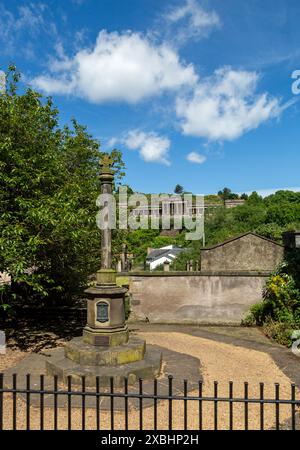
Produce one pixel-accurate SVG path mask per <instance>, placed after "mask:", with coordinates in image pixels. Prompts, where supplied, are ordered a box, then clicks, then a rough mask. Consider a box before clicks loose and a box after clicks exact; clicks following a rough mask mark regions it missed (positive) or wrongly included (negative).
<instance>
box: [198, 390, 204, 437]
mask: <svg viewBox="0 0 300 450" xmlns="http://www.w3.org/2000/svg"><path fill="white" fill-rule="evenodd" d="M198 387H199V430H202V428H203V423H202V381H199V382H198Z"/></svg>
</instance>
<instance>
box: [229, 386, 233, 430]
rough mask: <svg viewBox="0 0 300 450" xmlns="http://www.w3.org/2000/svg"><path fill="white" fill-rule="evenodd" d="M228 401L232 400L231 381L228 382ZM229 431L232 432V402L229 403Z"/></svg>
mask: <svg viewBox="0 0 300 450" xmlns="http://www.w3.org/2000/svg"><path fill="white" fill-rule="evenodd" d="M229 399H230V400H232V399H233V381H229ZM229 430H233V402H232V401H231V402H229Z"/></svg>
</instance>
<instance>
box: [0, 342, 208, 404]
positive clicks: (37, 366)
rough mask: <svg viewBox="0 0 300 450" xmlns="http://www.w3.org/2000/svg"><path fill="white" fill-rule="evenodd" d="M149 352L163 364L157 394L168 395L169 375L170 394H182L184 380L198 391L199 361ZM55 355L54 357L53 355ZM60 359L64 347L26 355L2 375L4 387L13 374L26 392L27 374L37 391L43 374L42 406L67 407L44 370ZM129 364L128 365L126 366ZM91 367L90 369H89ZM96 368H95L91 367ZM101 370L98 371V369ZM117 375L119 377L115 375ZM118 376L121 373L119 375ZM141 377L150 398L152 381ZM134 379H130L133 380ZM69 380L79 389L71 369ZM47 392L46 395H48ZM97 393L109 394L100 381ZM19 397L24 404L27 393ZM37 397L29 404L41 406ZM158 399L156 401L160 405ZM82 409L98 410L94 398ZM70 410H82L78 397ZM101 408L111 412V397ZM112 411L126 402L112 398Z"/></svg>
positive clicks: (132, 389) (134, 389)
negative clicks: (170, 377)
mask: <svg viewBox="0 0 300 450" xmlns="http://www.w3.org/2000/svg"><path fill="white" fill-rule="evenodd" d="M148 352H149V355H154V354H156V355H158V354H160V355H161V354H162V359H163V364H162V368H161V372H160V375H159V376H158V377H157V378H156V382H157V392H158V394H159V395H163V396H167V395H168V393H169V385H168V376H169V375H172V376H173V377H174V378H173V391H172V392H173V394H174V395H183V393H184V383H183V380H184V379H187V380H189V382H188V385H187V391H188V392H191V391H195V392H197V390H198V383H199V381H202V380H203V378H202V374H201V364H200V361H199V359H198V358H195V357H193V356H190V355H186V354H184V353H178V352H174V351H172V350H168V349H166V348H163V347H158V346H156V345H150V344H149V345H147V351H146V358H147V353H148ZM55 354H56V355H55ZM59 355H60V357H61V358H62V359H63V358H64V348H63V347H58V348H56V349H51V350H45V351H44V352H43V354H37V353H32V354H29V355H28V356H26V357H25V358H24V359H23V360H21V361H20V362H19V363H17V365H16V366H14V367H11V368H10V369H7V370H6V371H5V372H4V385H5V387H7V388H12V386H13V384H12V383H13V380H12V375H13V374H16V375H17V387H18V389H26V385H27V384H26V383H27V382H26V374H28V373H30V374H31V377H30V387H31V389H33V390H38V389H40V387H41V378H40V376H41V375H44V389H45V394H44V400H43V401H44V406H45V407H50V408H51V407H54V404H55V402H56V404H57V406H58V408H66V407H67V406H68V398H67V395H63V394H59V393H58V395H57V398H56V400H55V398H54V395H53V394H51V393H50V392H51V391H52V390H53V388H54V379H53V376H51V375H49V372H48V370H46V366H47V365H48V363H49V362H50V361H51V359H52V358H53V357H54V358H57V359H59ZM128 365H130V364H128ZM89 367H92V366H89ZM94 368H95V367H94ZM100 370H101V368H100ZM113 370H115V371H116V368H113ZM116 375H117V376H119V375H118V374H116ZM120 376H121V374H120ZM139 376H141V378H143V393H145V394H149V395H153V393H154V380H153V378H146V379H144V377H143V375H142V371H140V375H139ZM132 380H133V377H132ZM71 381H72V390H74V391H76V390H78V389H79V390H80V389H81V385H75V384H74V386H73V382H74V374H73V370H72V375H71ZM77 381H78V380H77ZM80 383H81V380H80ZM121 384H122V383H121ZM114 387H115V389H114V391H115V392H124V387H122V386H119V387H116V386H114ZM67 389H68V388H67V384H66V383H64V382H63V380H61V381H60V382H59V384H58V392H60V391H63V392H66V391H67ZM139 389H140V388H139V383H138V382H137V381H136V382H134V384H131V385H130V386H129V393H133V394H137V393H139ZM86 390H87V391H90V392H91V393H93V392H95V391H96V390H95V385H93V386H87V387H86ZM47 391H49V393H48V392H47ZM100 392H103V393H106V392H110V388H109V387H108V386H105V385H104V384H103V385H102V384H101V382H100ZM18 398H21V399H22V400H24V401H26V394H25V393H24V394H18ZM40 401H41V398H40V394H38V393H36V394H33V393H32V394H31V395H30V405H32V406H36V407H39V406H40ZM160 401H161V399H158V402H160ZM128 403H129V408H133V409H138V408H139V407H140V404H139V399H138V398H131V397H129V399H128ZM85 406H86V408H92V409H95V408H96V407H97V402H96V398H95V396H93V395H91V396H87V397H86V399H85ZM148 406H153V399H151V398H145V399H143V408H146V407H148ZM72 407H74V408H81V407H82V399H81V397H80V396H78V395H73V396H72ZM100 407H101V410H108V411H109V410H110V398H109V397H105V396H101V398H100ZM114 408H115V410H119V411H123V410H124V409H125V402H124V399H123V398H117V397H116V398H115V399H114Z"/></svg>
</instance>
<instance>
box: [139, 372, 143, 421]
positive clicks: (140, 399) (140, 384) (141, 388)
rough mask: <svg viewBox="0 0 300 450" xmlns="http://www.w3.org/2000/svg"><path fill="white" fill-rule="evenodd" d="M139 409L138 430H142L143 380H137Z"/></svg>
mask: <svg viewBox="0 0 300 450" xmlns="http://www.w3.org/2000/svg"><path fill="white" fill-rule="evenodd" d="M139 395H140V397H139V408H140V430H142V429H143V397H142V395H143V380H142V379H141V378H140V379H139Z"/></svg>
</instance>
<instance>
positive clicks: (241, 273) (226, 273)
mask: <svg viewBox="0 0 300 450" xmlns="http://www.w3.org/2000/svg"><path fill="white" fill-rule="evenodd" d="M271 273H272V272H271V271H256V270H238V271H237V270H234V271H231V270H223V271H221V270H206V271H198V272H196V271H191V272H188V271H174V272H172V271H170V272H148V271H136V272H135V271H132V272H119V274H117V278H118V277H130V278H131V277H199V276H200V277H201V276H202V277H207V276H211V277H269V276H270V275H271Z"/></svg>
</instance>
